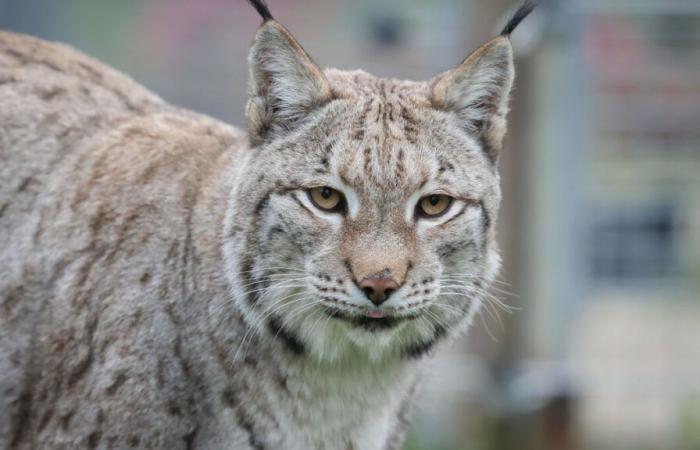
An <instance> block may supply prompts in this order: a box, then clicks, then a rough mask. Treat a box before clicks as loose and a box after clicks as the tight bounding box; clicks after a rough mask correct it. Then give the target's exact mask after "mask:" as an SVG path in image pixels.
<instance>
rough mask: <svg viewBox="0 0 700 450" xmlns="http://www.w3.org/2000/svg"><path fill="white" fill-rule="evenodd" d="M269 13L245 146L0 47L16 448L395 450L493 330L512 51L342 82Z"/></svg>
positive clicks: (48, 46)
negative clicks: (489, 319) (458, 345)
mask: <svg viewBox="0 0 700 450" xmlns="http://www.w3.org/2000/svg"><path fill="white" fill-rule="evenodd" d="M255 3H256V8H257V9H258V11H261V15H263V18H264V19H265V20H264V23H263V24H262V25H261V27H260V29H259V30H258V32H257V34H256V36H255V38H254V41H253V45H252V48H251V52H250V57H249V66H250V74H251V77H250V84H249V92H250V97H249V101H248V105H247V125H248V133H247V134H244V133H243V132H241V131H238V130H237V129H235V128H232V127H229V126H227V125H225V124H222V123H220V122H217V121H215V120H213V119H210V118H207V117H204V116H201V115H198V114H195V113H192V112H189V111H185V110H182V109H178V108H176V107H174V106H171V105H168V104H167V103H165V102H163V101H162V100H161V99H159V98H158V97H157V96H155V95H153V94H152V93H150V92H148V91H146V90H145V89H143V88H141V87H140V86H139V85H137V84H136V83H134V82H133V81H131V80H130V79H128V78H127V77H125V76H124V75H121V74H119V73H117V72H115V71H113V70H112V69H110V68H107V67H105V66H104V65H102V64H101V63H99V62H97V61H95V60H93V59H90V58H89V57H86V56H84V55H82V54H80V53H78V52H76V51H74V50H72V49H70V48H68V47H65V46H62V45H60V44H54V43H48V42H44V41H41V40H38V39H34V38H30V37H27V36H20V35H15V34H11V33H4V32H0V162H1V164H0V231H1V233H0V374H1V375H0V448H8V449H78V448H80V449H84V448H87V449H108V448H141V449H166V448H167V449H195V448H200V449H223V448H230V449H256V450H260V449H268V450H269V449H280V448H285V449H310V448H317V449H321V448H322V449H343V450H346V449H358V450H365V449H367V450H370V449H371V450H373V449H397V448H400V446H401V442H402V440H403V434H404V430H405V427H406V424H407V422H408V420H409V415H410V409H411V404H412V400H413V398H414V397H415V393H416V392H417V390H418V386H419V382H420V379H421V374H422V372H423V368H424V367H425V365H426V364H427V363H429V360H430V359H429V358H428V357H426V355H430V354H431V353H432V352H433V351H434V349H435V348H436V346H437V345H439V344H440V343H441V342H443V341H445V340H447V339H449V338H450V337H451V336H455V335H456V334H458V333H459V332H460V331H461V330H463V329H464V328H465V327H466V326H467V325H468V324H469V323H470V322H471V321H472V319H473V318H474V316H475V314H477V312H478V311H479V308H480V305H481V304H482V302H483V301H484V298H485V297H484V295H483V294H484V290H485V289H486V288H487V287H488V285H489V283H490V281H491V280H492V279H493V277H494V276H495V274H496V271H497V270H498V251H497V246H496V242H495V239H494V227H495V222H496V215H497V214H496V212H497V208H498V203H499V200H500V193H499V185H498V173H497V167H496V162H497V158H498V152H499V150H500V147H501V140H502V137H503V134H504V132H505V115H506V112H507V98H508V95H509V91H510V88H511V85H512V81H513V62H512V52H511V47H510V43H509V39H508V37H507V35H503V36H499V37H497V38H495V39H494V40H492V41H490V42H489V43H487V44H486V45H484V46H483V47H481V48H480V49H479V50H477V51H476V52H475V53H474V54H472V55H471V56H470V57H469V58H467V59H466V60H465V61H464V62H463V63H462V64H461V65H460V66H458V67H457V68H455V69H453V70H451V71H448V72H445V73H443V74H441V75H438V76H437V77H435V78H434V79H433V80H430V81H427V82H411V81H399V80H393V79H380V78H376V77H373V76H371V75H369V74H367V73H365V72H362V71H353V72H346V71H338V70H333V69H330V70H325V71H322V70H321V69H319V68H318V66H317V65H316V64H315V63H314V62H313V60H312V59H311V58H310V57H309V55H308V54H307V53H306V52H305V51H304V50H303V48H302V47H301V46H300V45H299V44H298V42H297V41H296V40H295V39H294V38H293V37H292V35H291V34H290V33H289V32H288V31H287V30H286V29H285V28H284V27H283V26H282V25H280V24H279V22H277V21H276V20H274V19H273V18H272V15H271V14H270V13H269V10H268V9H267V6H266V5H265V3H264V2H262V1H257V2H255ZM521 16H522V15H521ZM518 17H520V16H518ZM521 18H522V17H520V19H521ZM520 19H518V20H520ZM315 186H331V187H333V188H335V189H337V190H338V191H340V192H342V193H343V195H344V196H345V200H346V202H347V205H346V206H345V210H344V213H342V214H338V213H324V212H322V211H320V210H319V209H318V208H317V207H315V206H314V204H313V203H312V202H311V201H310V199H309V196H308V195H307V193H306V190H307V189H309V188H311V187H315ZM436 191H439V192H444V193H448V194H450V195H452V196H453V197H454V198H455V200H454V202H453V204H452V206H451V208H450V210H449V211H448V212H447V213H446V214H445V215H444V216H442V217H441V218H439V219H430V220H424V219H419V218H417V216H416V215H415V213H414V212H415V207H416V203H417V202H418V201H419V200H420V198H421V197H422V196H424V195H428V194H430V193H433V192H436ZM375 276H382V277H391V278H392V279H393V280H395V282H396V283H397V284H398V286H399V287H398V289H397V290H396V291H395V292H394V293H393V294H392V295H391V297H390V298H389V300H388V301H386V302H385V303H384V304H382V306H381V308H382V309H381V312H382V313H381V314H382V315H384V317H381V318H378V317H371V315H368V314H369V312H374V313H376V312H377V311H378V309H377V308H374V306H373V305H372V304H371V303H370V302H369V300H368V299H367V298H366V297H365V296H364V294H363V292H362V290H360V288H359V287H358V283H359V282H360V281H361V280H363V279H366V278H368V277H370V278H371V277H375Z"/></svg>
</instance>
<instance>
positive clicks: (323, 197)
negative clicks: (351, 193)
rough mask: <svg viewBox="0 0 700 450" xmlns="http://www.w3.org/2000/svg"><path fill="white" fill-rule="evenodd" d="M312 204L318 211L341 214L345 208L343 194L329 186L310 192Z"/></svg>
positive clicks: (310, 190)
mask: <svg viewBox="0 0 700 450" xmlns="http://www.w3.org/2000/svg"><path fill="white" fill-rule="evenodd" d="M308 193H309V198H310V199H311V202H312V203H313V204H314V206H316V207H317V208H318V209H320V210H322V211H327V212H341V211H342V210H343V207H344V204H345V202H344V199H343V194H341V193H340V192H338V191H336V190H335V189H333V188H329V187H328V186H321V187H315V188H312V189H309V190H308Z"/></svg>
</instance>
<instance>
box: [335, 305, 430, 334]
mask: <svg viewBox="0 0 700 450" xmlns="http://www.w3.org/2000/svg"><path fill="white" fill-rule="evenodd" d="M323 311H324V312H325V313H326V314H328V315H329V316H330V317H332V318H334V319H337V320H342V321H344V322H347V323H350V324H351V325H353V326H355V327H357V328H362V329H364V330H366V331H371V332H377V331H385V330H390V329H392V328H395V327H396V326H397V325H399V324H401V323H404V322H407V321H410V320H413V319H415V318H416V316H396V315H392V314H391V313H389V312H383V311H380V310H366V311H362V312H358V313H351V312H348V311H345V310H341V309H339V308H333V307H330V306H324V307H323Z"/></svg>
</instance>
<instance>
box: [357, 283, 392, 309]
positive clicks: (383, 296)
mask: <svg viewBox="0 0 700 450" xmlns="http://www.w3.org/2000/svg"><path fill="white" fill-rule="evenodd" d="M398 288H399V285H398V283H396V281H394V280H393V279H391V278H389V277H365V278H363V279H362V281H360V289H362V290H363V291H364V293H365V295H366V296H367V298H368V299H369V300H370V301H371V302H372V303H374V304H375V305H376V306H379V305H381V304H382V303H384V302H385V301H386V300H387V299H388V298H389V296H390V295H391V293H392V292H394V291H395V290H397V289H398Z"/></svg>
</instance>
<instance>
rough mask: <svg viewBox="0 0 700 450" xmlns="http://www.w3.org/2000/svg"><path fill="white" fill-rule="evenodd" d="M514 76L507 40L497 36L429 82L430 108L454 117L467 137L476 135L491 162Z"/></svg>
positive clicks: (497, 147) (497, 148)
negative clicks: (430, 83)
mask: <svg viewBox="0 0 700 450" xmlns="http://www.w3.org/2000/svg"><path fill="white" fill-rule="evenodd" d="M514 76H515V71H514V68H513V49H512V47H511V45H510V39H508V38H507V37H506V36H499V37H497V38H495V39H493V40H491V41H490V42H487V43H486V44H484V45H483V46H481V47H480V48H479V49H478V50H476V51H475V52H474V53H472V54H471V55H470V56H469V57H468V58H467V59H466V60H464V62H463V63H462V64H460V65H459V66H458V67H456V68H454V69H452V70H449V71H447V72H445V73H443V74H441V75H438V76H437V77H436V78H434V79H433V81H432V103H433V106H434V107H436V108H438V109H442V110H445V111H450V112H453V113H455V114H456V115H457V117H458V119H459V121H460V123H461V124H462V126H463V127H464V128H465V129H466V130H467V131H468V132H469V133H470V134H474V133H476V134H477V135H478V137H479V139H480V140H481V143H482V145H483V146H484V151H485V152H486V153H487V155H488V156H489V158H490V159H491V160H492V161H495V160H496V159H497V158H498V152H499V151H500V149H501V145H502V141H503V135H504V134H505V131H506V114H507V113H508V98H509V95H510V90H511V87H512V86H513V78H514Z"/></svg>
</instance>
